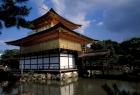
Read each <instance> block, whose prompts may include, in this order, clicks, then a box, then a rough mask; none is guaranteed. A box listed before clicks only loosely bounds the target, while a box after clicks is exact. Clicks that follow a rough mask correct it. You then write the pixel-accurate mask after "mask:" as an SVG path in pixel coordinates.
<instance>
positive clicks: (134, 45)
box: [91, 38, 140, 66]
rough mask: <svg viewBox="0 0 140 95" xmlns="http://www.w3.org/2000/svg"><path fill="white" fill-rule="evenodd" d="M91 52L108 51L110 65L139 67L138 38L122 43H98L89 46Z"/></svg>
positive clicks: (139, 45) (108, 41) (139, 40)
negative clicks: (109, 53)
mask: <svg viewBox="0 0 140 95" xmlns="http://www.w3.org/2000/svg"><path fill="white" fill-rule="evenodd" d="M91 49H93V50H110V52H111V56H110V58H109V63H110V64H120V65H125V64H129V65H133V66H140V38H132V39H130V40H127V41H124V42H122V43H117V42H115V41H111V40H105V41H98V42H97V43H93V44H92V45H91Z"/></svg>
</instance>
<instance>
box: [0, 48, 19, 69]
mask: <svg viewBox="0 0 140 95" xmlns="http://www.w3.org/2000/svg"><path fill="white" fill-rule="evenodd" d="M18 55H19V50H18V49H13V50H5V51H4V53H3V54H2V56H1V60H0V64H1V65H7V66H9V67H11V68H19V60H18V58H19V57H18Z"/></svg>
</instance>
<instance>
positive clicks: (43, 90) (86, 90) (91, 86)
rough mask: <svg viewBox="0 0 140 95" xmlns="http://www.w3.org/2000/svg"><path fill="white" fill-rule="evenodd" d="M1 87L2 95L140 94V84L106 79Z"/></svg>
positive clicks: (0, 94) (80, 79)
mask: <svg viewBox="0 0 140 95" xmlns="http://www.w3.org/2000/svg"><path fill="white" fill-rule="evenodd" d="M6 84H8V85H7V86H5V85H6ZM0 85H1V87H0V95H113V94H112V93H113V92H112V91H118V90H119V91H118V92H120V91H124V92H126V93H129V95H139V93H140V83H135V82H128V81H119V80H105V79H83V78H79V79H78V80H77V81H72V82H69V83H64V82H58V81H48V82H47V83H45V84H41V83H24V84H20V83H13V82H4V83H0ZM113 87H114V88H115V89H113ZM103 88H104V89H103ZM117 88H118V89H117ZM109 90H110V91H109ZM134 92H135V94H134ZM124 95H128V94H124Z"/></svg>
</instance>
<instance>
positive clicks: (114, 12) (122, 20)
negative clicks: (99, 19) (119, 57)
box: [104, 0, 140, 33]
mask: <svg viewBox="0 0 140 95" xmlns="http://www.w3.org/2000/svg"><path fill="white" fill-rule="evenodd" d="M122 1H123V0H122ZM124 1H125V2H121V3H120V4H118V5H116V6H115V7H113V8H110V9H109V10H106V14H105V18H104V22H105V26H106V28H107V29H108V30H110V31H112V32H139V33H140V10H139V9H140V6H139V4H140V0H127V1H126V0H124Z"/></svg>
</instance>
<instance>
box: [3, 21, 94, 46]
mask: <svg viewBox="0 0 140 95" xmlns="http://www.w3.org/2000/svg"><path fill="white" fill-rule="evenodd" d="M60 27H61V28H64V29H66V30H68V31H70V32H71V33H74V34H76V35H78V36H80V37H83V38H85V39H87V40H89V41H91V42H93V41H97V40H95V39H92V38H90V37H87V36H84V35H82V34H80V33H77V32H75V31H73V30H71V29H69V28H68V27H66V26H65V25H63V24H62V23H58V24H57V25H55V26H54V27H51V28H49V29H47V30H44V31H41V32H38V33H35V34H32V35H29V36H27V37H24V38H21V39H18V40H14V41H9V42H5V43H6V44H10V45H15V46H19V45H18V44H17V43H18V42H20V41H24V40H26V39H28V38H31V37H34V36H36V35H38V36H39V35H42V34H44V33H48V32H49V31H52V30H54V29H58V28H60Z"/></svg>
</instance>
